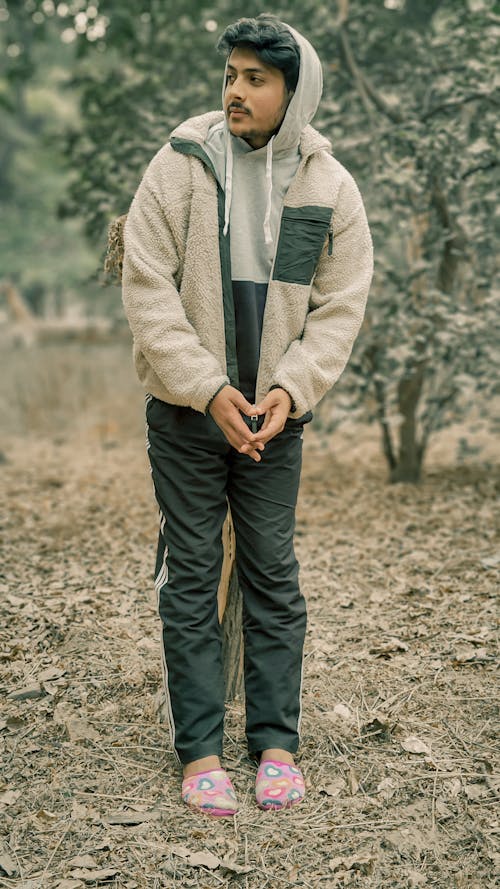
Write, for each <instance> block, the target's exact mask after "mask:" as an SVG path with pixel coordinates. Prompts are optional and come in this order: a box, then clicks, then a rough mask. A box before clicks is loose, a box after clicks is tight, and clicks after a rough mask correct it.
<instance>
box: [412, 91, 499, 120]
mask: <svg viewBox="0 0 500 889" xmlns="http://www.w3.org/2000/svg"><path fill="white" fill-rule="evenodd" d="M494 96H495V93H494V92H493V91H492V92H491V93H484V92H478V93H471V95H470V96H464V98H463V99H450V101H449V102H440V103H439V105H435V106H434V108H430V109H429V111H426V112H425V113H424V114H422V115H421V117H420V120H421V121H425V120H428V119H429V117H432V116H433V115H434V114H439V112H440V111H447V110H448V108H460V107H462V106H463V105H468V104H469V102H475V101H476V99H486V100H487V101H489V102H493V104H494V105H500V102H499V101H498V100H497V99H495V98H494Z"/></svg>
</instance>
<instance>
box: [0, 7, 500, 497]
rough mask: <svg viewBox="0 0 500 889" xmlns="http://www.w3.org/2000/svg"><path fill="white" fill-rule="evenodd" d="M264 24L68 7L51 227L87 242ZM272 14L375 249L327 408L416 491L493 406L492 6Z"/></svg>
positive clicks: (98, 238)
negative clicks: (302, 70)
mask: <svg viewBox="0 0 500 889" xmlns="http://www.w3.org/2000/svg"><path fill="white" fill-rule="evenodd" d="M1 2H2V0H0V3H1ZM14 5H16V4H9V6H14ZM33 5H34V6H36V9H37V11H40V10H46V9H47V8H48V7H47V4H46V2H45V3H42V2H35V0H31V6H33ZM22 6H23V4H17V7H18V8H20V7H22ZM262 11H268V6H267V4H265V3H262V2H260V0H256V2H249V3H248V2H247V3H241V2H230V0H212V2H211V3H209V2H206V0H201V2H194V0H187V2H180V0H169V2H160V0H150V2H139V0H132V2H130V3H128V4H126V5H125V4H123V3H121V2H118V0H101V3H100V4H99V6H98V7H97V4H96V3H94V4H88V3H87V2H86V0H81V2H74V3H72V4H71V3H70V4H68V14H67V16H66V17H65V18H64V20H63V19H61V20H60V21H59V25H60V28H61V33H62V35H63V36H64V35H65V38H64V39H66V40H72V41H73V43H72V45H73V46H74V48H75V51H76V57H77V64H76V66H75V69H74V73H73V77H72V80H71V84H70V86H71V89H73V90H77V91H78V93H79V95H80V96H81V118H80V119H79V120H78V121H77V122H76V123H74V124H72V125H71V126H70V127H68V128H67V132H66V142H65V147H66V154H67V157H68V159H69V160H70V161H71V164H72V169H73V174H72V177H71V182H70V186H69V189H68V195H67V199H66V200H65V201H64V203H63V205H62V206H61V213H62V215H63V216H65V217H68V216H77V217H79V218H83V219H84V222H85V229H86V232H87V234H88V236H89V237H90V238H91V239H92V240H93V241H94V242H95V243H98V244H101V245H103V244H104V240H105V234H106V230H107V227H108V224H109V222H110V221H111V220H112V219H113V218H114V217H116V216H117V215H119V214H120V213H123V212H126V210H127V207H128V205H129V202H130V199H131V196H132V195H133V193H134V191H135V189H136V187H137V185H138V182H139V180H140V177H141V175H142V172H143V170H144V168H145V167H146V165H147V163H148V162H149V160H150V159H151V157H152V155H153V154H154V153H155V151H156V150H158V148H159V147H160V146H161V145H162V144H163V143H164V142H165V141H166V140H167V139H168V137H169V133H170V131H171V129H172V128H173V127H174V126H175V125H176V124H177V123H179V121H181V120H183V119H185V118H186V117H188V116H190V115H193V114H197V113H202V112H203V111H206V110H208V109H210V108H214V107H220V86H221V74H222V59H220V58H218V57H217V55H216V54H215V49H214V46H215V43H216V39H217V36H218V35H219V34H220V32H221V31H222V29H223V28H224V27H225V25H226V24H227V23H229V22H230V21H233V20H234V19H236V18H238V17H239V16H241V15H256V14H258V13H259V12H262ZM273 11H274V12H276V14H277V15H278V16H280V17H281V18H283V19H284V20H285V21H288V22H289V23H290V24H292V25H294V26H295V27H297V28H298V29H299V30H301V31H302V32H303V33H304V34H305V35H306V36H307V37H308V38H309V39H310V40H311V42H312V43H313V44H314V45H315V47H316V48H317V50H318V53H319V55H320V57H321V59H322V61H323V67H324V74H325V78H324V79H325V88H324V99H323V101H322V105H321V109H320V111H319V113H318V116H317V118H316V121H315V125H316V126H318V128H319V129H321V130H322V131H323V132H324V133H325V134H326V135H328V136H329V138H330V139H331V141H332V145H333V150H334V154H335V156H336V157H337V158H338V159H339V160H340V161H341V163H343V164H344V165H345V166H346V167H347V169H349V170H350V171H351V172H352V173H353V175H354V176H355V178H356V180H357V181H358V184H359V186H360V189H361V192H362V194H363V197H364V200H365V203H366V206H367V211H368V217H369V220H370V224H371V228H372V233H373V238H374V246H375V256H376V274H375V278H374V283H373V287H372V292H371V295H370V301H369V306H368V311H367V317H366V322H365V325H364V327H363V329H362V332H361V335H360V337H359V339H358V341H357V343H356V346H355V350H354V353H353V357H352V360H351V363H350V365H349V367H348V370H347V371H346V373H345V374H344V376H343V378H342V380H341V382H340V383H339V385H338V386H337V387H336V388H335V392H334V393H333V395H332V396H328V397H327V399H326V400H325V406H326V408H327V409H328V405H329V403H330V401H331V399H332V398H333V399H334V403H335V404H336V405H340V406H341V407H342V406H343V407H344V409H346V408H348V410H349V411H350V412H353V411H360V410H363V412H364V415H365V416H366V415H368V416H369V417H371V418H372V419H376V420H377V421H378V422H379V423H380V426H381V430H382V440H383V445H384V452H385V454H386V457H387V460H388V464H389V467H390V471H391V477H392V478H393V479H394V480H397V479H399V478H412V479H414V480H416V479H418V477H419V473H420V468H421V465H422V460H423V457H424V454H425V450H426V447H427V444H428V441H429V437H430V436H431V435H432V434H433V433H434V432H435V431H436V430H437V429H439V428H442V427H443V426H444V425H446V424H448V423H450V422H452V421H454V420H456V419H457V418H460V417H461V416H463V415H464V413H465V412H466V411H467V410H468V408H469V407H470V404H471V402H472V400H473V399H474V398H479V399H482V403H483V404H486V403H487V401H488V399H490V398H491V396H492V395H493V394H494V392H495V389H494V378H495V372H494V365H495V354H496V353H495V350H494V345H495V338H496V337H497V336H498V320H497V319H498V290H495V289H494V283H493V282H494V279H495V274H496V271H497V270H496V266H495V252H494V247H493V231H494V216H495V212H496V203H495V192H494V176H495V174H496V170H497V165H498V158H497V154H496V145H497V143H498V123H497V120H498V105H499V96H498V82H499V79H498V74H497V69H496V66H497V54H496V47H497V43H498V32H499V25H500V19H499V17H498V15H497V14H496V9H495V4H494V2H493V0H467V2H461V3H456V2H454V0H391V2H388V0H385V2H384V0H378V2H373V0H337V3H336V4H331V3H328V4H327V3H322V2H318V0H300V2H299V0H291V2H289V3H287V4H284V3H283V4H280V3H278V4H277V5H276V6H275V7H274V8H273ZM44 14H45V13H44ZM22 71H23V69H22V66H21V67H20V68H18V69H17V73H16V75H15V76H16V77H17V78H21V79H22V76H24V75H23V74H22ZM2 96H5V93H4V91H3V90H0V107H1V105H2V103H3V102H4V101H5V99H4V98H1V97H2ZM324 412H325V411H324V408H323V407H322V409H321V410H320V411H319V413H320V414H324Z"/></svg>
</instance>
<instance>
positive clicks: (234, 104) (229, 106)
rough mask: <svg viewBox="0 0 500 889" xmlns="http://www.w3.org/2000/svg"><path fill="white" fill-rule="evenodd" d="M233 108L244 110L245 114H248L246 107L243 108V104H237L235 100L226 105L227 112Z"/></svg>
mask: <svg viewBox="0 0 500 889" xmlns="http://www.w3.org/2000/svg"><path fill="white" fill-rule="evenodd" d="M233 108H234V109H235V111H244V112H245V114H250V112H249V110H248V108H245V106H244V105H239V104H238V103H237V102H231V104H230V105H228V108H227V111H228V114H229V112H230V111H231V110H232V109H233Z"/></svg>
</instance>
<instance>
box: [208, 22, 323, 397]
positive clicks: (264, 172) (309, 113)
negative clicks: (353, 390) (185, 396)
mask: <svg viewBox="0 0 500 889" xmlns="http://www.w3.org/2000/svg"><path fill="white" fill-rule="evenodd" d="M286 27H287V28H289V30H290V31H291V32H292V34H293V36H294V38H295V40H296V41H297V44H298V46H299V49H300V68H299V78H298V82H297V86H296V89H295V93H294V95H293V97H292V99H291V101H290V103H289V105H288V108H287V111H286V114H285V117H284V119H283V122H282V124H281V126H280V129H279V131H278V132H277V134H276V135H275V136H274V137H273V138H272V139H271V140H270V141H269V142H268V144H267V145H265V146H264V147H263V148H258V149H252V148H251V146H250V145H249V144H248V143H247V142H245V140H244V139H240V138H238V137H235V136H233V135H231V133H230V132H229V129H228V126H227V122H226V120H223V121H221V122H220V123H217V124H215V125H214V126H212V127H211V128H210V130H209V132H208V135H207V138H206V141H205V142H204V146H203V147H204V149H205V151H206V153H207V155H208V156H209V158H210V160H211V161H212V163H213V165H214V168H215V172H216V175H217V178H218V180H219V182H220V184H221V186H222V188H223V189H224V191H225V229H224V231H225V233H226V235H227V236H228V237H229V238H230V244H231V278H232V285H233V298H234V308H235V321H236V351H237V357H238V368H239V379H240V389H241V391H242V392H243V394H244V395H245V397H246V398H247V399H248V400H249V401H250V402H251V403H253V401H254V400H255V381H256V377H257V369H258V366H259V357H260V343H261V335H262V322H263V317H264V309H265V305H266V297H267V289H268V282H269V279H270V276H271V271H272V266H273V260H274V256H275V253H276V241H277V234H278V231H279V225H280V218H281V210H282V206H283V199H284V196H285V194H286V192H287V190H288V186H289V185H290V183H291V181H292V179H293V177H294V175H295V173H296V171H297V168H298V166H299V163H300V151H299V142H300V134H301V132H302V130H303V129H304V127H306V126H307V124H308V123H309V122H310V121H311V120H312V118H313V117H314V114H315V113H316V110H317V107H318V105H319V101H320V98H321V92H322V85H323V76H322V71H321V63H320V61H319V58H318V56H317V54H316V52H315V50H314V49H313V47H312V46H311V44H310V43H309V42H308V41H307V40H306V39H305V37H303V36H302V35H301V34H300V33H299V32H298V31H295V30H294V28H292V27H290V25H286ZM225 82H226V72H225V71H224V79H223V87H222V90H223V96H224V89H225Z"/></svg>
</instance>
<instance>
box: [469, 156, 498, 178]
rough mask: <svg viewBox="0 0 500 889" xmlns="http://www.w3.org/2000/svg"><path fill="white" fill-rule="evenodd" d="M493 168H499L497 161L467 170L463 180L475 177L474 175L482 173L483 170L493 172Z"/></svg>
mask: <svg viewBox="0 0 500 889" xmlns="http://www.w3.org/2000/svg"><path fill="white" fill-rule="evenodd" d="M492 167H498V161H497V160H491V161H489V163H487V164H477V166H475V167H471V168H470V170H467V171H466V172H465V173H462V176H461V177H460V178H461V179H468V177H469V176H473V175H474V173H480V172H481V171H482V170H491V169H492Z"/></svg>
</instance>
